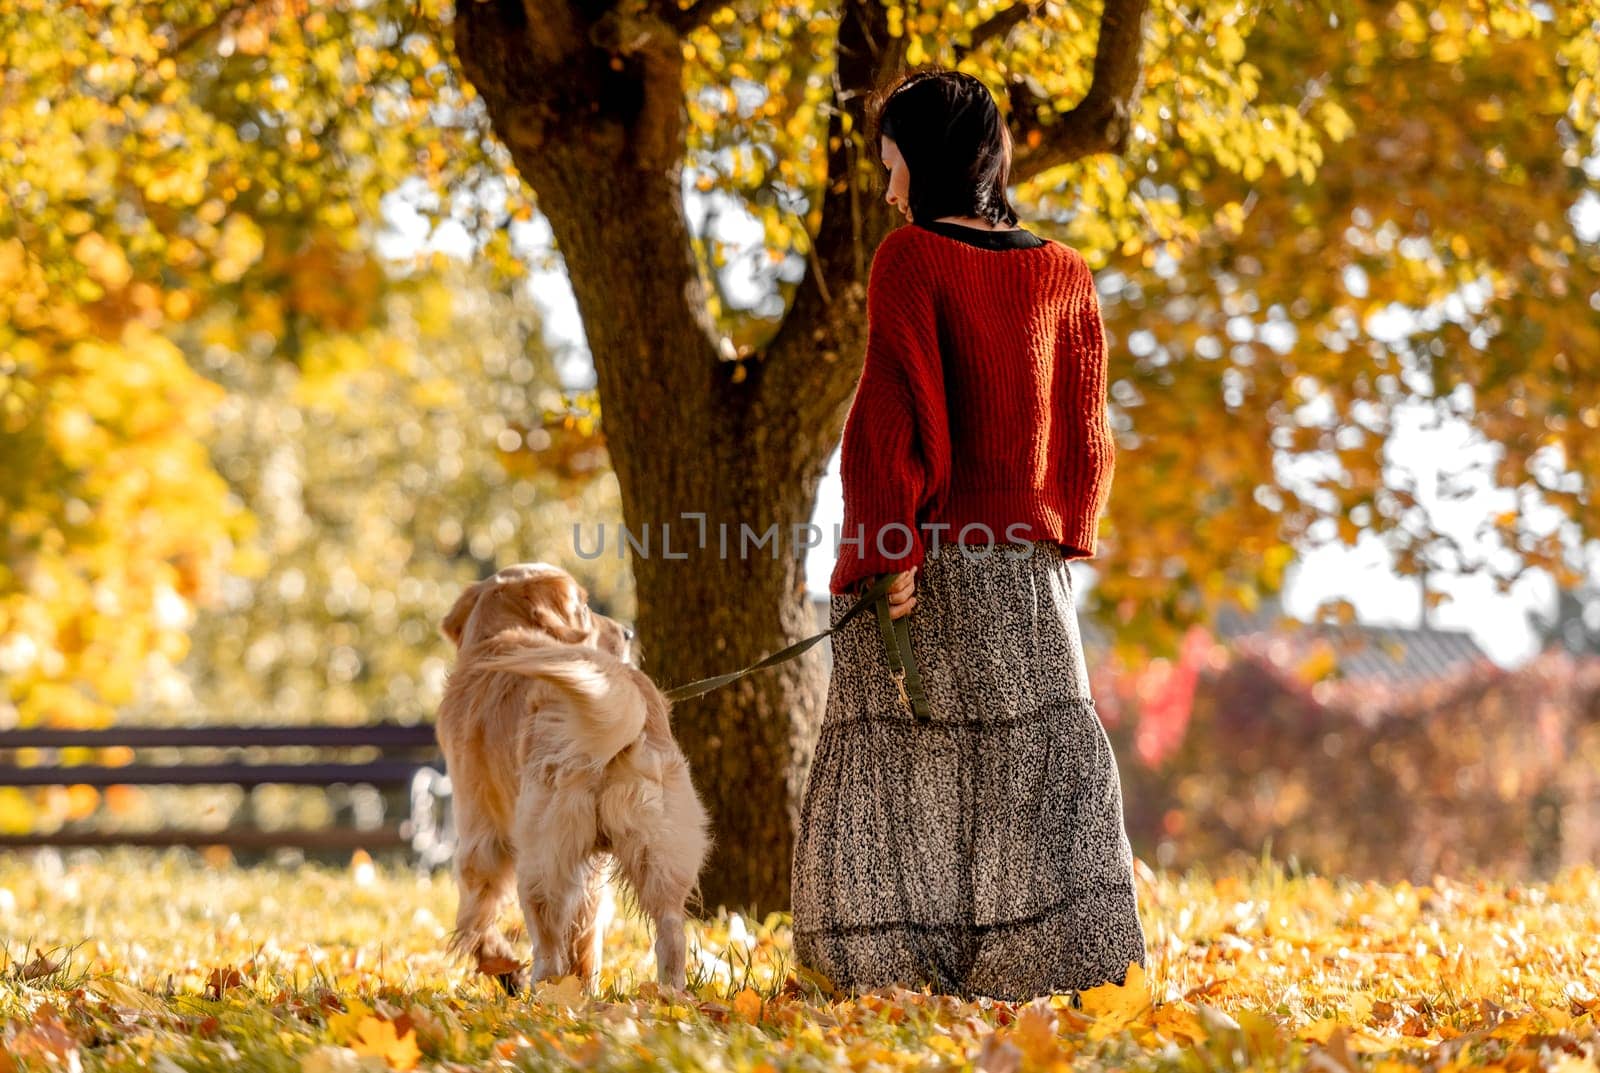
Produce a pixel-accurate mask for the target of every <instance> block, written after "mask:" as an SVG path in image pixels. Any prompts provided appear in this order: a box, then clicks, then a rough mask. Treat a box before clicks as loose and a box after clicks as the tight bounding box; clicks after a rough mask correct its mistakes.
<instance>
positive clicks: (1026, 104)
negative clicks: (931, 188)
mask: <svg viewBox="0 0 1600 1073" xmlns="http://www.w3.org/2000/svg"><path fill="white" fill-rule="evenodd" d="M1149 9H1150V3H1149V0H1106V7H1105V14H1104V15H1103V16H1102V17H1101V20H1100V36H1099V41H1098V43H1097V45H1096V48H1095V56H1094V81H1093V82H1092V83H1091V84H1090V86H1089V92H1088V93H1087V94H1085V95H1084V98H1083V100H1081V101H1079V102H1078V105H1077V106H1076V107H1075V108H1073V109H1072V110H1071V111H1069V112H1067V113H1065V114H1063V115H1059V116H1057V117H1055V119H1054V121H1053V122H1050V123H1040V122H1039V121H1038V119H1037V117H1036V113H1037V110H1038V106H1039V102H1038V100H1037V99H1036V98H1035V97H1034V95H1033V94H1032V93H1031V92H1030V91H1029V90H1028V88H1027V85H1026V84H1025V83H1024V82H1023V81H1022V80H1021V79H1017V78H1014V79H1013V80H1012V82H1011V84H1010V86H1009V87H1008V89H1007V96H1008V97H1009V98H1010V102H1011V115H1012V126H1013V131H1012V132H1013V134H1014V135H1015V136H1016V148H1015V149H1014V150H1013V153H1012V168H1011V177H1012V180H1013V181H1015V182H1022V181H1025V180H1027V179H1031V178H1033V177H1034V176H1035V175H1038V174H1039V173H1040V172H1042V171H1045V170H1047V169H1049V168H1053V167H1056V166H1058V165H1061V164H1069V163H1071V162H1072V161H1074V160H1078V159H1080V158H1081V157H1085V156H1089V155H1090V154H1093V153H1122V152H1125V151H1126V150H1127V147H1128V136H1129V133H1130V132H1131V130H1132V128H1133V109H1134V105H1135V103H1136V102H1137V101H1138V97H1139V89H1140V85H1141V76H1142V74H1143V72H1144V67H1143V65H1142V63H1141V62H1140V52H1141V48H1142V46H1143V44H1144V23H1145V16H1146V15H1147V14H1148V12H1149ZM1010 10H1012V9H1010V8H1008V9H1007V11H1010ZM997 17H998V16H997Z"/></svg>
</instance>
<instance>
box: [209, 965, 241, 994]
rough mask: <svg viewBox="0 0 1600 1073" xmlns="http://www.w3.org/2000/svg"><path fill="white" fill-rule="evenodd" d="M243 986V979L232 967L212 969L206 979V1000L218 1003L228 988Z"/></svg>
mask: <svg viewBox="0 0 1600 1073" xmlns="http://www.w3.org/2000/svg"><path fill="white" fill-rule="evenodd" d="M243 985H244V977H243V976H242V975H240V973H239V970H238V969H236V968H234V967H233V966H232V965H226V966H224V967H222V968H219V969H212V970H211V975H210V976H207V977H206V998H208V999H211V1000H213V1001H216V1002H220V1001H222V996H223V995H224V994H225V993H226V992H227V991H228V989H229V988H231V987H242V986H243Z"/></svg>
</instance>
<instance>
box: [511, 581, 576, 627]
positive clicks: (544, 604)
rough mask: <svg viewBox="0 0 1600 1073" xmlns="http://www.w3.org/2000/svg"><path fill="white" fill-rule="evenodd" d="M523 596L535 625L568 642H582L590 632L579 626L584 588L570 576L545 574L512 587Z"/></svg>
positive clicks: (519, 582)
mask: <svg viewBox="0 0 1600 1073" xmlns="http://www.w3.org/2000/svg"><path fill="white" fill-rule="evenodd" d="M510 588H512V589H514V591H515V592H516V593H517V595H518V596H519V597H520V598H521V599H522V601H523V603H524V605H525V606H526V608H527V611H528V614H529V617H530V618H531V620H532V622H533V624H534V625H535V626H537V627H538V628H539V629H541V630H543V631H544V632H545V633H547V634H549V635H550V636H551V637H554V638H555V639H556V640H558V641H561V642H563V643H566V644H574V643H576V642H579V641H582V640H583V639H584V638H585V637H586V636H587V631H586V630H585V629H584V628H583V627H582V626H581V625H580V619H581V618H582V617H583V616H584V611H585V608H586V602H585V600H584V598H583V595H584V594H583V588H582V587H581V586H580V585H579V584H578V583H577V581H576V580H574V579H573V578H571V577H568V576H564V575H546V576H543V577H533V578H528V579H526V580H524V581H518V582H516V583H514V585H512V586H510Z"/></svg>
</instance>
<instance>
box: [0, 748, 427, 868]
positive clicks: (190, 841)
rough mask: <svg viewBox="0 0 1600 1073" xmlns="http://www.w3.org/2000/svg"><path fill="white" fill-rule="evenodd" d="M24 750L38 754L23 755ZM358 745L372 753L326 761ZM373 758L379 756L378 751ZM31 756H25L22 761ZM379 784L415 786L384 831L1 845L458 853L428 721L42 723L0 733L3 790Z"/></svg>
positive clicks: (105, 836) (176, 831)
mask: <svg viewBox="0 0 1600 1073" xmlns="http://www.w3.org/2000/svg"><path fill="white" fill-rule="evenodd" d="M111 748H121V749H132V750H134V751H135V754H137V753H139V752H148V751H149V750H151V749H166V750H177V751H178V752H179V755H180V757H181V755H182V753H183V752H185V751H190V750H195V749H212V750H226V751H228V752H229V753H230V754H232V755H231V756H230V758H229V759H227V760H221V761H217V760H209V761H185V760H182V759H180V760H179V762H177V763H149V762H135V763H131V764H121V765H105V764H93V763H90V764H65V763H62V762H61V759H60V754H59V750H62V749H75V750H76V749H111ZM282 749H299V750H302V751H306V750H314V751H315V754H316V756H317V759H314V760H310V761H302V762H295V761H286V760H282V759H267V760H260V761H254V762H252V761H251V760H249V759H245V758H242V757H240V756H239V754H240V753H241V752H243V751H246V750H248V751H251V752H255V751H258V750H260V751H265V750H282ZM22 750H29V751H35V750H36V751H37V753H36V754H35V755H31V756H30V755H27V754H26V753H23V752H21V751H22ZM352 750H354V751H358V752H362V753H366V754H369V756H368V758H366V759H359V760H357V759H348V758H346V759H340V760H332V759H329V758H328V754H329V753H333V752H337V751H343V752H346V753H348V752H349V751H352ZM374 753H375V754H376V756H371V755H370V754H374ZM24 759H26V760H28V761H30V762H29V763H26V764H24V763H22V761H23V760H24ZM266 785H284V786H317V787H323V788H331V787H335V786H358V785H359V786H371V787H374V788H377V789H383V790H389V791H391V792H393V791H395V790H396V789H398V788H400V787H405V788H406V789H407V790H408V791H409V803H410V814H409V815H408V816H407V817H406V818H405V819H403V820H399V821H397V822H386V823H384V824H383V825H382V826H379V827H376V828H353V827H345V826H330V827H322V828H296V829H286V830H265V829H260V828H246V827H231V828H227V829H223V830H217V831H204V830H196V829H186V828H167V829H162V830H157V831H149V832H124V831H106V830H81V829H73V830H63V831H57V832H55V833H51V834H20V835H18V834H0V849H3V848H22V847H30V846H32V847H37V846H58V847H68V846H112V845H127V846H154V847H168V846H227V847H228V848H230V849H238V850H251V851H254V850H269V849H276V848H285V847H288V848H300V849H307V850H353V849H356V848H361V849H366V850H385V849H409V850H410V851H411V852H412V853H413V854H414V856H415V857H416V859H417V861H418V863H420V864H423V865H425V866H429V867H433V866H437V865H439V864H442V863H444V862H446V861H448V860H449V859H450V856H451V853H452V851H453V849H454V845H453V842H454V838H455V830H454V824H453V821H452V820H451V817H450V815H449V798H450V780H449V778H448V777H447V776H446V775H445V773H444V761H443V760H442V759H441V758H440V756H439V750H438V744H437V742H436V741H435V739H434V733H433V726H432V724H427V723H424V724H418V725H405V724H401V723H373V724H368V725H365V726H293V727H290V726H204V727H113V728H109V729H105V730H65V729H51V728H38V729H32V730H4V731H0V786H13V787H41V786H93V787H96V788H97V789H103V788H105V787H108V786H238V787H241V788H243V789H246V790H248V789H251V788H253V787H257V786H266Z"/></svg>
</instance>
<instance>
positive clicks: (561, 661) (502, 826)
mask: <svg viewBox="0 0 1600 1073" xmlns="http://www.w3.org/2000/svg"><path fill="white" fill-rule="evenodd" d="M440 630H441V632H442V633H443V634H444V635H445V636H446V637H448V638H449V639H450V641H451V642H452V643H453V644H455V646H456V662H455V666H454V668H453V669H452V670H451V671H450V675H449V679H448V684H447V686H446V688H445V693H444V698H443V700H442V701H441V703H440V705H439V719H438V737H439V745H440V747H441V749H442V750H443V752H444V758H445V766H446V769H447V771H448V774H449V776H450V782H451V786H452V792H453V796H454V812H455V824H456V834H457V841H456V859H455V877H456V886H457V889H458V891H459V895H460V905H459V907H458V909H457V913H456V925H455V932H454V934H453V936H452V938H451V949H452V951H454V952H455V953H457V954H460V955H467V956H471V957H473V958H475V959H476V961H477V964H478V967H479V968H480V969H481V970H482V971H485V972H488V973H490V974H491V975H494V976H496V977H498V978H499V980H500V983H501V985H502V986H504V987H505V989H506V990H507V991H509V992H512V993H515V991H516V989H517V986H518V980H517V978H516V976H515V975H513V974H512V972H511V970H512V969H513V968H514V967H515V966H516V963H517V960H518V959H516V958H515V957H514V956H513V951H512V948H511V944H510V943H509V942H508V941H507V940H506V938H505V937H504V936H503V935H502V934H501V933H500V931H499V930H498V929H497V928H496V926H495V919H496V917H497V915H498V913H499V911H500V908H501V906H502V905H503V904H504V902H505V899H506V897H507V896H508V895H509V894H510V893H511V892H512V891H513V890H515V892H516V895H517V899H518V900H519V901H520V902H521V905H522V915H523V919H524V920H525V921H526V922H527V925H528V936H529V938H530V939H531V940H532V944H533V963H532V970H531V971H532V978H533V980H534V981H535V982H537V981H539V980H545V979H552V978H556V977H561V976H565V975H568V974H576V975H577V977H578V979H579V980H580V981H581V982H582V983H583V986H584V987H585V988H586V989H587V990H588V991H589V993H591V994H592V993H594V992H596V991H597V990H598V989H599V978H600V960H601V943H602V938H603V937H602V934H601V931H602V929H603V923H599V922H597V919H596V917H597V910H598V909H599V907H600V902H601V894H602V890H603V886H604V881H605V875H604V872H603V870H602V867H601V865H602V863H603V861H604V856H603V855H604V854H609V855H610V856H611V857H612V859H613V860H614V861H615V863H616V865H617V868H618V870H619V871H620V873H621V876H622V878H623V879H624V880H625V881H626V883H627V885H628V887H629V888H631V890H632V892H633V894H634V897H635V899H636V900H637V902H638V906H639V908H640V909H641V910H643V912H644V913H645V915H647V916H648V917H649V918H650V920H651V921H652V923H653V925H654V927H655V955H656V977H657V980H658V981H659V982H660V983H661V985H662V986H665V987H671V988H676V989H677V990H680V991H681V990H683V988H684V980H685V966H684V959H685V940H684V927H685V908H684V907H685V903H686V902H687V900H688V898H689V896H690V894H691V893H692V892H693V891H694V890H695V888H696V886H697V884H698V879H699V874H700V869H701V867H702V866H703V865H704V863H705V858H706V855H707V853H708V852H709V850H710V847H711V839H710V835H709V834H708V832H707V827H708V820H707V816H706V812H705V809H704V808H703V807H702V806H701V804H700V800H699V798H698V797H696V795H695V791H694V786H693V784H692V783H691V782H690V779H689V765H688V762H687V761H686V760H685V759H684V756H683V753H682V752H681V751H680V750H679V748H678V744H677V742H676V741H674V740H673V737H672V731H671V727H670V725H669V722H668V714H669V711H670V707H671V705H670V702H669V701H668V700H667V698H666V697H665V696H663V695H662V693H661V691H660V690H659V689H658V688H656V685H655V683H653V682H652V681H651V680H650V679H649V678H648V677H647V676H646V675H645V674H644V672H642V671H640V670H638V669H637V668H636V667H633V666H631V664H630V660H631V658H632V655H633V653H632V652H631V645H630V642H631V640H632V636H633V631H632V630H630V629H628V628H627V627H625V626H623V625H622V624H621V623H619V622H617V621H616V620H615V619H611V618H608V617H606V616H604V615H599V614H595V613H594V612H592V611H591V610H590V609H589V604H588V592H587V591H586V590H585V589H584V588H583V586H582V585H580V584H579V583H578V582H577V580H576V579H575V578H573V576H572V575H571V574H569V573H567V571H565V570H563V569H561V568H560V567H558V566H553V565H551V564H548V563H522V564H519V565H516V566H508V567H506V568H505V569H504V570H501V571H500V572H499V573H497V574H495V575H494V576H493V577H490V578H486V579H484V580H483V581H480V582H478V583H477V584H475V585H472V586H471V587H469V588H468V589H467V590H466V591H465V592H463V593H462V594H461V597H460V598H459V599H458V600H457V601H456V603H455V606H454V607H453V608H451V610H450V613H449V614H448V615H446V616H445V618H444V621H443V622H442V623H441V624H440Z"/></svg>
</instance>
